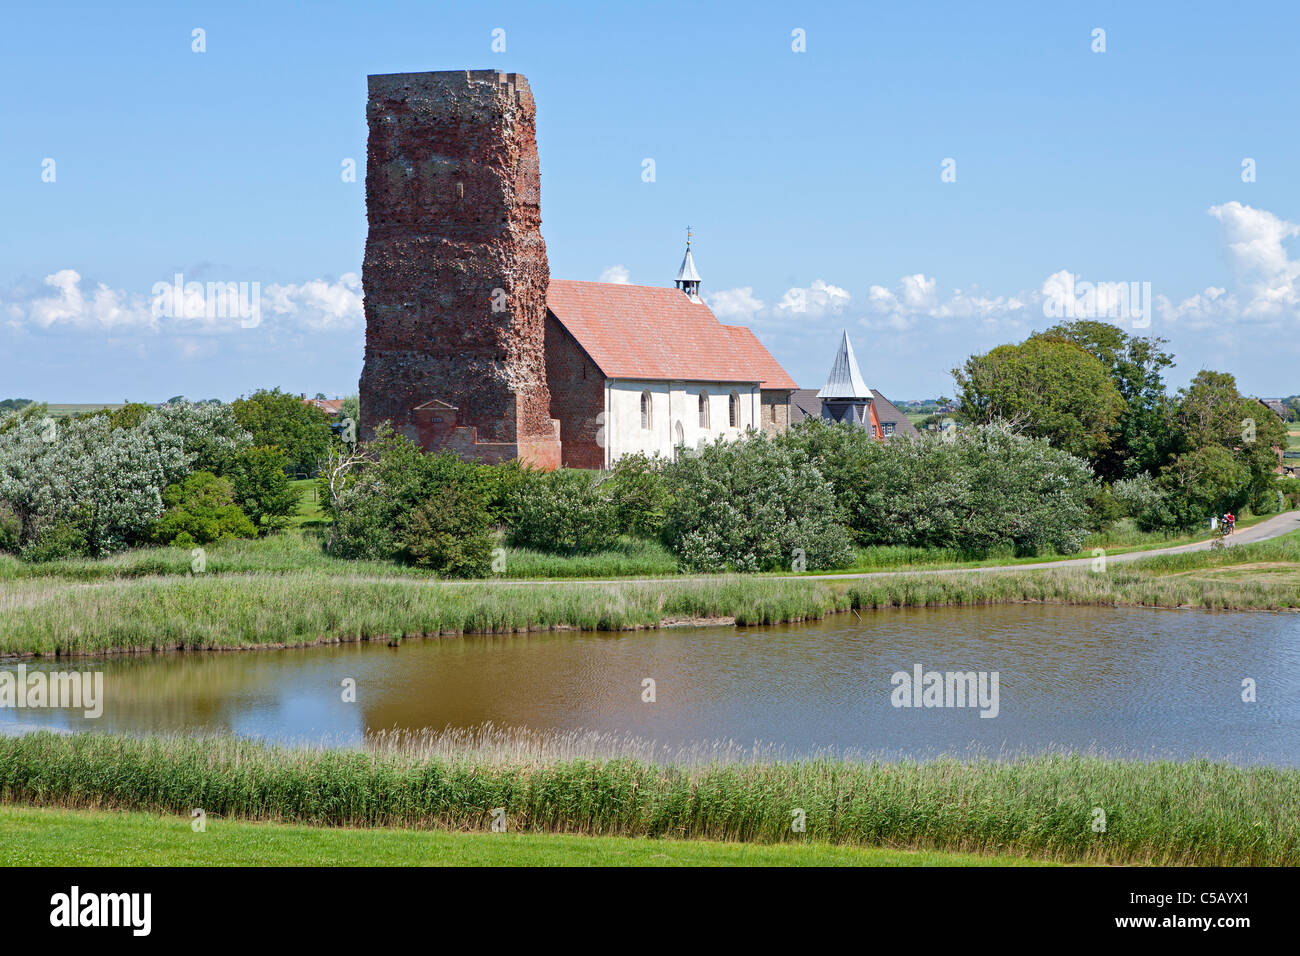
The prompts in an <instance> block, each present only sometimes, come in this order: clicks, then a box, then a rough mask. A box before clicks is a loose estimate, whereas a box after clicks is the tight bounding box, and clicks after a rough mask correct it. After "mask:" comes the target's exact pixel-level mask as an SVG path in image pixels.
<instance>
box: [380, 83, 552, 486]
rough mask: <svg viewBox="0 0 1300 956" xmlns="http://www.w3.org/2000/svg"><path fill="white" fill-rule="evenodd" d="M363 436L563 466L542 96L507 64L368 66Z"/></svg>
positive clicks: (476, 455)
mask: <svg viewBox="0 0 1300 956" xmlns="http://www.w3.org/2000/svg"><path fill="white" fill-rule="evenodd" d="M367 121H368V125H369V131H370V132H369V143H368V146H367V154H366V155H367V160H366V216H367V220H368V223H369V233H368V234H367V237H366V253H365V261H364V264H363V266H362V283H363V286H364V289H365V312H366V357H365V365H364V367H363V369H362V372H361V429H360V430H361V437H362V438H369V437H371V436H373V434H374V430H375V428H376V427H377V426H378V425H379V424H380V423H381V422H384V421H388V422H391V423H392V425H393V427H394V428H395V429H396V430H397V431H399V432H401V433H403V434H405V435H407V436H409V437H411V438H412V439H414V440H416V441H418V442H419V443H420V444H421V445H422V446H423V447H425V448H426V449H429V450H437V449H441V448H450V449H452V450H454V451H456V452H458V453H459V454H462V455H464V456H465V457H467V458H477V459H481V460H485V461H502V460H505V459H509V458H520V459H523V460H524V461H526V462H528V463H530V464H533V465H537V466H540V467H546V468H554V467H558V466H559V464H560V434H559V423H558V422H556V421H555V420H553V419H552V418H551V417H550V394H549V392H548V390H547V387H546V360H545V353H544V335H545V320H546V287H547V280H548V276H549V267H548V264H547V261H546V242H545V240H543V239H542V233H541V207H540V196H541V182H540V177H539V172H538V162H537V125H536V107H535V105H534V103H533V96H532V93H531V91H530V90H529V88H528V81H527V80H526V79H525V78H524V77H523V76H521V75H519V74H517V73H499V72H497V71H496V70H453V71H446V72H437V73H395V74H387V75H381V76H371V77H370V78H369V101H368V103H367Z"/></svg>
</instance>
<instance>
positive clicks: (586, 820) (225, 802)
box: [0, 732, 1300, 866]
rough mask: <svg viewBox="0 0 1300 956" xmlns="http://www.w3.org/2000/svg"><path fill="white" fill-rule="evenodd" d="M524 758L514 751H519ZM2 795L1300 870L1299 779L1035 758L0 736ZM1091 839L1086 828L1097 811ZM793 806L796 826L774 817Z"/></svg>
mask: <svg viewBox="0 0 1300 956" xmlns="http://www.w3.org/2000/svg"><path fill="white" fill-rule="evenodd" d="M524 756H525V758H527V755H526V754H525V755H524ZM0 798H3V799H4V800H5V801H9V802H15V803H26V804H37V805H42V806H61V807H75V808H95V809H123V810H148V811H155V812H161V813H174V814H183V815H188V814H189V813H190V812H191V811H192V810H193V809H195V808H201V809H203V810H204V811H206V813H207V814H208V815H209V817H227V818H241V819H249V820H281V821H291V822H298V823H306V824H315V825H324V826H351V827H374V826H402V827H425V828H428V827H437V828H442V829H447V830H480V829H486V828H487V827H488V826H489V824H490V822H491V820H492V817H493V812H494V810H496V809H497V808H501V809H503V810H504V812H505V819H506V820H507V825H508V829H510V830H515V831H533V832H547V833H585V834H599V835H613V836H618V835H625V836H650V837H685V838H708V839H714V840H743V841H755V842H763V843H780V842H789V841H801V840H811V841H823V842H829V843H839V844H854V845H863V846H887V847H910V848H918V849H942V850H952V851H967V852H971V851H974V852H997V853H1003V854H1021V855H1025V856H1033V857H1037V858H1044V859H1051V860H1062V861H1077V862H1096V863H1151V864H1198V865H1230V866H1232V865H1265V866H1294V865H1296V864H1300V829H1298V828H1297V827H1296V822H1295V821H1296V820H1297V819H1300V771H1296V770H1284V769H1277V768H1269V767H1249V768H1243V767H1234V766H1229V765H1226V764H1217V763H1211V762H1208V761H1195V762H1191V763H1172V762H1151V763H1142V762H1125V761H1115V760H1107V759H1102V758H1097V757H1087V756H1080V755H1050V756H1041V757H1033V758H1026V759H1020V760H1013V761H1009V762H996V761H975V762H969V763H967V762H960V761H957V760H951V759H940V760H936V761H932V762H926V763H916V762H900V763H883V762H841V761H836V760H811V761H791V762H775V763H771V762H753V761H751V762H729V761H725V760H719V761H709V762H703V763H699V764H697V765H695V766H663V765H659V764H654V763H651V762H647V761H645V760H642V759H638V758H637V757H635V756H630V757H612V758H602V757H585V756H576V757H570V756H566V755H563V754H561V755H560V759H522V760H518V761H500V760H493V759H485V757H484V755H483V754H481V753H475V752H474V750H473V749H472V748H470V749H469V750H468V751H466V752H457V751H456V750H455V749H454V748H452V749H451V750H444V751H440V752H436V753H432V754H421V753H418V752H411V751H409V750H403V749H402V748H400V747H396V748H395V747H391V746H390V747H384V746H380V747H375V748H372V749H370V750H369V751H356V750H353V751H340V750H325V749H310V748H289V747H279V746H268V745H264V744H260V743H255V742H251V741H248V740H242V739H238V738H229V737H225V738H194V737H161V738H159V737H147V738H132V737H115V736H108V735H98V734H83V735H77V736H66V735H58V734H52V733H44V732H43V733H35V734H30V735H26V736H21V737H10V738H0ZM1097 809H1100V810H1102V811H1103V812H1104V814H1105V829H1104V832H1098V831H1097V830H1095V829H1094V826H1093V824H1094V821H1095V820H1097V819H1098V816H1097V814H1096V810H1097ZM799 810H802V811H803V815H804V818H805V819H806V832H803V833H796V832H794V830H793V828H792V826H791V823H792V821H793V819H794V817H795V813H796V811H799Z"/></svg>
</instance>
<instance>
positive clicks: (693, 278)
mask: <svg viewBox="0 0 1300 956" xmlns="http://www.w3.org/2000/svg"><path fill="white" fill-rule="evenodd" d="M700 281H701V280H700V274H699V273H698V272H696V271H695V257H694V256H692V255H691V230H690V229H689V228H687V230H686V255H684V256H682V267H681V268H680V269H678V270H677V278H676V279H674V280H673V285H675V286H677V288H679V289H681V290H682V291H683V292H685V293H686V296H687V298H689V299H690V300H691V301H692V302H700V301H703V300H701V299H700Z"/></svg>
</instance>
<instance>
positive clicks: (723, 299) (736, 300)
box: [704, 285, 764, 322]
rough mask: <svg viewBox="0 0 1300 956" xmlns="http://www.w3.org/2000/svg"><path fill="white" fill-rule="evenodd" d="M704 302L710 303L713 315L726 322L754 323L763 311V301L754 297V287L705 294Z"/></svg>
mask: <svg viewBox="0 0 1300 956" xmlns="http://www.w3.org/2000/svg"><path fill="white" fill-rule="evenodd" d="M704 301H705V302H706V303H708V306H709V308H710V309H712V310H713V314H714V315H716V316H717V317H718V318H719V319H721V320H722V321H724V322H734V321H736V320H737V319H739V320H741V321H743V322H752V321H753V320H754V317H755V316H756V315H758V314H759V313H760V312H762V311H763V309H764V305H763V300H762V299H759V298H757V297H756V296H755V295H754V287H753V286H748V285H747V286H745V287H744V288H741V289H726V290H724V291H722V292H714V293H705V295H704Z"/></svg>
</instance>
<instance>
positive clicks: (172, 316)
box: [0, 269, 365, 334]
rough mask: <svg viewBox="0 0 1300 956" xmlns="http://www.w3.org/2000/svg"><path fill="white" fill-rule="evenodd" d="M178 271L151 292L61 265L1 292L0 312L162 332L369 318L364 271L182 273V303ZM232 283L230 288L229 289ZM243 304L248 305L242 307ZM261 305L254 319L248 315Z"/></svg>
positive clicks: (18, 319) (13, 320)
mask: <svg viewBox="0 0 1300 956" xmlns="http://www.w3.org/2000/svg"><path fill="white" fill-rule="evenodd" d="M176 278H177V277H175V276H172V277H168V278H167V279H164V280H160V281H159V282H158V283H155V284H154V286H153V287H152V288H151V289H150V291H149V293H148V294H147V295H146V294H144V293H136V292H126V291H124V290H121V289H112V288H109V287H108V286H107V285H105V284H104V283H102V282H100V283H96V284H94V285H93V286H92V285H91V284H90V283H88V282H87V281H86V280H84V279H83V278H82V277H81V275H80V273H78V272H77V271H76V270H74V269H61V270H59V271H58V272H55V273H52V274H51V275H48V276H46V277H45V279H44V281H43V282H42V283H40V284H26V285H21V286H18V287H15V288H13V289H9V290H7V291H4V292H3V293H0V317H2V318H3V319H4V321H5V322H6V323H7V324H8V325H9V326H10V327H12V328H15V329H24V328H26V329H33V328H34V329H41V330H47V331H52V332H53V331H58V330H60V329H69V330H72V329H76V330H82V331H86V330H89V331H93V330H103V331H127V330H150V331H155V332H162V333H177V334H192V333H197V332H224V331H232V332H233V331H239V330H241V329H247V328H251V327H255V326H256V325H260V324H263V323H266V324H271V325H275V326H277V327H282V328H287V329H297V330H303V331H333V330H347V329H358V328H361V327H362V326H363V325H364V322H365V312H364V309H363V307H362V293H361V277H360V276H358V275H357V274H356V273H354V272H349V273H345V274H344V275H343V276H341V277H340V278H339V279H337V280H330V279H313V280H310V281H308V282H304V283H302V284H287V285H281V284H277V283H272V284H271V285H268V286H265V287H262V286H261V284H260V283H257V282H252V281H244V282H224V281H222V282H216V281H214V282H208V283H200V282H197V281H188V280H185V279H184V277H183V276H182V277H180V278H181V294H180V296H179V299H180V303H179V304H178V303H177V301H176V299H177V297H176V295H175V293H174V289H175V283H176ZM227 290H228V294H227ZM241 310H242V311H241ZM253 310H256V314H257V321H256V322H253V323H252V324H251V325H250V324H248V322H247V321H241V316H243V315H244V314H245V313H248V312H250V311H253Z"/></svg>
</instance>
